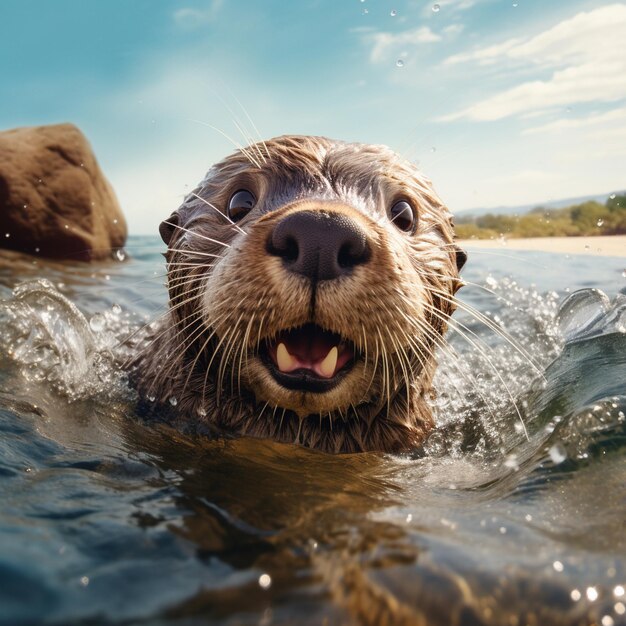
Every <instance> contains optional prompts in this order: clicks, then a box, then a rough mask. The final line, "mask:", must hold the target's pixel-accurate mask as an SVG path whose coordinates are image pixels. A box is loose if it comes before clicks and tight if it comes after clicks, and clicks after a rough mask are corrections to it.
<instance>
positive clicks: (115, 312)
mask: <svg viewBox="0 0 626 626" xmlns="http://www.w3.org/2000/svg"><path fill="white" fill-rule="evenodd" d="M111 311H112V312H113V315H119V314H120V313H121V312H122V307H121V306H120V305H119V304H114V305H113V306H112V307H111Z"/></svg>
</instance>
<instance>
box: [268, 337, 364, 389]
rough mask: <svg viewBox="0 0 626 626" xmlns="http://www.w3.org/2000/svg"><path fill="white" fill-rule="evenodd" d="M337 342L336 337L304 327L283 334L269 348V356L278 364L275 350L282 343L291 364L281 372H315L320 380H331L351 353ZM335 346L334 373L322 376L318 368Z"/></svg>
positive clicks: (338, 339)
mask: <svg viewBox="0 0 626 626" xmlns="http://www.w3.org/2000/svg"><path fill="white" fill-rule="evenodd" d="M339 342H340V338H339V336H338V335H333V334H332V333H329V332H323V331H321V330H317V329H316V330H311V329H310V327H308V328H307V327H305V328H303V329H299V330H296V331H291V332H289V333H285V335H283V336H282V337H279V338H278V340H277V341H276V343H275V344H273V345H272V346H271V347H270V354H271V357H272V359H273V360H274V363H276V364H278V363H277V359H276V350H277V348H278V344H279V343H284V344H285V347H286V348H287V352H289V354H290V355H291V357H292V360H293V362H292V364H291V365H290V367H288V368H286V369H283V370H281V371H283V372H287V373H289V372H295V371H296V370H299V369H305V370H310V371H312V372H315V374H317V376H319V377H320V378H332V377H333V376H334V375H335V373H336V372H337V371H338V370H339V369H341V368H342V367H343V366H344V365H345V364H346V363H347V362H348V361H349V360H350V358H351V357H352V351H351V350H350V349H349V348H347V347H345V346H344V347H340V345H339ZM335 346H337V347H338V348H339V354H338V355H337V365H336V367H335V371H334V372H333V373H332V374H330V375H329V374H324V373H323V372H322V370H321V367H320V366H321V364H322V361H323V360H324V359H325V358H326V357H327V356H328V353H329V352H330V350H331V349H332V348H333V347H335Z"/></svg>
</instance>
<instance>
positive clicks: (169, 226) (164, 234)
mask: <svg viewBox="0 0 626 626" xmlns="http://www.w3.org/2000/svg"><path fill="white" fill-rule="evenodd" d="M177 226H178V213H177V212H176V211H174V213H172V214H171V215H170V216H169V217H168V218H167V219H166V220H163V221H162V222H161V224H160V225H159V234H160V235H161V239H163V241H164V242H165V243H166V244H168V245H169V243H170V239H171V238H172V235H173V234H174V231H175V230H176V227H177Z"/></svg>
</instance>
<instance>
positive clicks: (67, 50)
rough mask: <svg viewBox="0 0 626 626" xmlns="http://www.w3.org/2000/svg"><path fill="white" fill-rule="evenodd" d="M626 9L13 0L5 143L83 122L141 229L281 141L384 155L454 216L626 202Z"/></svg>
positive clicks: (5, 33) (335, 1)
mask: <svg viewBox="0 0 626 626" xmlns="http://www.w3.org/2000/svg"><path fill="white" fill-rule="evenodd" d="M624 32H626V3H624V2H599V1H597V0H595V1H594V0H567V2H565V1H563V2H546V1H545V0H440V1H439V2H438V3H437V4H434V3H433V2H424V1H422V0H420V1H417V0H397V1H396V0H365V1H362V0H293V1H290V2H287V1H285V0H262V1H261V0H256V1H254V0H54V1H52V0H2V1H1V3H0V130H3V129H8V128H13V127H17V126H33V125H39V124H52V123H58V122H66V121H67V122H73V123H75V124H77V125H78V126H79V127H80V128H81V130H82V131H83V132H84V133H85V135H86V136H87V138H88V139H89V141H90V142H91V145H92V146H93V148H94V151H95V153H96V156H97V158H98V160H99V162H100V165H101V166H102V169H103V170H104V172H105V175H106V176H107V177H108V178H109V180H110V181H111V182H112V184H113V186H114V188H115V190H116V193H117V195H118V198H119V200H120V203H121V205H122V208H123V210H124V213H125V215H126V217H127V221H128V223H129V228H130V232H131V234H151V233H154V234H156V232H157V227H158V224H159V222H160V221H161V220H162V219H164V218H165V217H167V216H168V215H169V214H170V213H171V211H172V210H174V209H175V208H176V207H177V206H178V205H179V204H180V203H181V202H182V199H183V197H184V195H185V194H186V193H188V192H189V191H191V189H193V188H194V186H195V185H196V184H197V183H198V182H199V180H200V179H201V178H202V177H203V175H204V173H205V172H206V170H208V168H209V167H210V165H211V164H212V163H214V162H216V161H217V160H219V159H221V158H222V157H224V156H226V155H227V154H228V153H230V152H231V151H232V150H234V149H235V148H236V147H237V145H240V144H245V143H247V142H248V141H250V140H256V139H259V138H261V137H263V138H268V137H272V136H276V135H283V134H290V133H296V134H311V135H326V136H329V137H333V138H336V139H344V140H348V141H360V142H367V143H383V144H387V145H389V146H391V147H392V148H393V149H395V150H396V151H398V152H399V153H401V154H403V155H404V156H405V157H407V158H409V159H411V160H412V161H415V162H416V163H418V165H419V167H420V168H421V169H422V170H423V172H424V173H425V174H426V175H427V176H428V177H429V178H431V179H432V181H433V183H434V185H435V188H436V190H437V191H438V193H439V194H440V196H441V197H442V198H443V200H444V202H446V204H448V206H449V207H450V208H451V210H452V211H453V212H461V211H462V210H464V209H469V208H474V207H484V208H491V207H498V206H511V205H522V204H532V203H541V202H544V201H549V200H555V199H560V198H568V197H574V196H581V195H591V194H601V193H609V192H611V191H618V190H623V189H624V188H625V187H626V37H624Z"/></svg>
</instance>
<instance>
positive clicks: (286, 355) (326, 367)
mask: <svg viewBox="0 0 626 626" xmlns="http://www.w3.org/2000/svg"><path fill="white" fill-rule="evenodd" d="M262 357H264V358H263V360H264V362H265V364H266V366H267V368H268V369H269V371H270V373H271V374H272V376H273V377H274V379H275V380H276V382H278V383H279V384H280V385H283V387H287V388H288V389H295V390H300V391H313V392H318V393H321V392H324V391H328V390H329V389H332V387H334V386H335V385H336V384H337V383H338V382H339V381H340V380H341V379H342V378H343V376H345V374H347V373H348V371H349V370H350V369H351V368H352V366H353V365H354V361H355V349H354V345H353V344H352V343H351V342H350V341H348V340H346V339H344V338H342V337H341V335H338V334H337V333H332V332H330V331H327V330H324V329H322V328H320V327H319V326H316V325H315V324H307V325H305V326H301V327H300V328H292V329H290V330H286V331H284V332H281V333H280V334H279V335H278V336H277V337H275V338H273V339H272V340H271V341H267V342H266V344H265V347H264V350H263V351H262Z"/></svg>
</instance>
